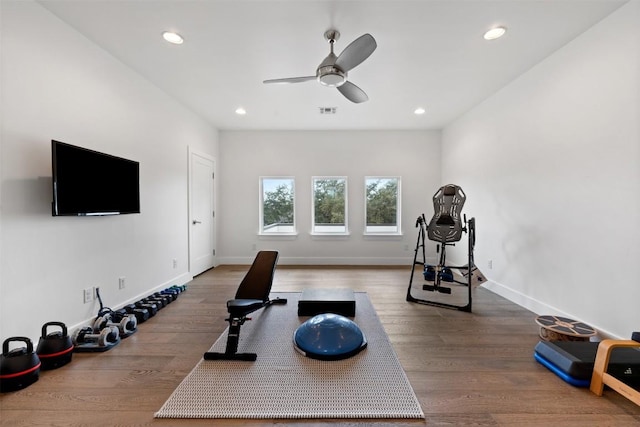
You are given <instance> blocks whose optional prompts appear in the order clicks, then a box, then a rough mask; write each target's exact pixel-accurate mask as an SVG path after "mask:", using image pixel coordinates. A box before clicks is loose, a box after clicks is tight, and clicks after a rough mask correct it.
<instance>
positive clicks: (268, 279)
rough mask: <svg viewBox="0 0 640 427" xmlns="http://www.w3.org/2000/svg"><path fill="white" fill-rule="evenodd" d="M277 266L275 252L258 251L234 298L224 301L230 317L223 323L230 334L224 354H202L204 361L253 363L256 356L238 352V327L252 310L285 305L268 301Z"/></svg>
mask: <svg viewBox="0 0 640 427" xmlns="http://www.w3.org/2000/svg"><path fill="white" fill-rule="evenodd" d="M277 263H278V252H277V251H260V252H258V254H257V255H256V258H255V259H254V260H253V264H251V267H250V268H249V271H248V272H247V274H246V275H245V276H244V279H242V282H240V286H238V290H237V291H236V296H235V298H234V299H231V300H229V301H227V311H228V312H229V317H228V318H227V319H225V320H226V321H227V322H229V333H228V336H227V346H226V350H225V352H224V353H216V352H209V351H208V352H206V353H205V354H204V359H205V360H245V361H254V360H256V358H257V355H256V354H255V353H238V341H239V339H240V327H241V326H242V325H243V324H244V322H246V321H247V320H251V318H249V317H247V316H248V315H249V314H251V313H253V312H254V311H258V310H260V309H261V308H265V307H269V306H270V305H272V304H286V303H287V300H286V299H284V298H276V299H269V293H270V292H271V285H272V283H273V276H274V274H275V271H276V264H277Z"/></svg>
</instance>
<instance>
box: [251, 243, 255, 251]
mask: <svg viewBox="0 0 640 427" xmlns="http://www.w3.org/2000/svg"><path fill="white" fill-rule="evenodd" d="M251 250H252V251H255V250H256V244H255V243H254V244H253V245H251Z"/></svg>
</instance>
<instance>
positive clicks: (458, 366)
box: [0, 266, 640, 427]
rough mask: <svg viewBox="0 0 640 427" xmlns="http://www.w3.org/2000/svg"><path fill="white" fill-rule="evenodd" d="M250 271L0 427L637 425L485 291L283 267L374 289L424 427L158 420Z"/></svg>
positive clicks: (296, 287)
mask: <svg viewBox="0 0 640 427" xmlns="http://www.w3.org/2000/svg"><path fill="white" fill-rule="evenodd" d="M247 268H248V266H220V267H217V268H215V269H212V270H209V271H207V272H205V273H203V274H202V275H200V276H198V277H196V278H195V279H194V280H193V281H192V282H190V283H188V290H187V292H185V293H183V294H181V296H180V297H179V298H178V300H177V301H175V302H173V303H172V304H170V305H168V306H167V307H166V308H164V309H163V310H161V311H160V312H159V313H158V315H157V316H155V317H153V318H152V319H150V320H149V321H147V322H145V323H143V324H141V325H140V327H139V331H138V332H137V333H135V334H134V335H133V336H131V337H129V338H127V339H125V340H123V341H122V342H121V343H120V344H119V345H118V346H117V347H115V348H114V349H112V350H110V351H108V352H105V353H94V354H87V353H82V354H79V353H76V354H74V356H73V361H72V362H71V363H70V364H69V365H67V366H65V367H63V368H60V369H57V370H53V371H43V372H42V373H41V375H40V380H39V381H38V382H36V383H35V384H33V385H32V386H30V387H28V388H26V389H24V390H21V391H19V392H14V393H3V394H2V395H0V420H1V421H0V423H1V425H2V426H65V427H66V426H91V427H95V426H147V425H152V426H179V427H181V426H205V425H207V426H267V425H276V424H287V425H295V426H307V427H310V426H319V425H341V426H370V425H374V426H391V425H393V426H421V425H429V426H580V427H582V426H640V407H638V406H637V405H635V404H633V403H632V402H630V401H628V400H626V399H625V398H623V397H621V396H619V395H618V394H617V393H615V392H613V391H611V390H607V391H605V393H604V396H603V397H597V396H595V395H593V394H591V393H590V392H589V390H588V389H584V388H576V387H572V386H570V385H568V384H566V383H565V382H563V381H562V380H560V379H559V378H558V377H556V376H555V375H553V374H552V373H550V372H549V371H548V370H547V369H545V368H544V367H542V366H541V365H539V364H538V363H536V362H535V361H534V359H533V348H534V346H535V344H536V343H537V342H538V327H537V326H536V324H535V322H534V318H535V315H534V314H533V313H531V312H529V311H527V310H525V309H523V308H521V307H519V306H517V305H515V304H513V303H511V302H509V301H507V300H505V299H503V298H501V297H499V296H497V295H495V294H493V293H491V292H489V291H487V290H485V289H483V288H476V289H475V290H474V295H473V296H474V301H473V313H465V312H460V311H456V310H449V309H444V308H437V307H432V306H424V305H419V304H413V303H408V302H406V301H405V295H406V288H407V285H408V282H409V274H410V270H409V269H410V267H402V268H399V267H389V268H371V267H366V268H365V267H293V266H279V267H278V269H277V271H276V276H275V281H274V285H273V289H272V290H273V291H301V290H303V289H306V288H309V287H319V288H332V287H349V288H352V289H353V290H355V291H364V292H367V293H368V294H369V297H370V299H371V301H372V303H373V305H374V306H375V308H376V311H377V313H378V315H379V317H380V319H381V321H382V323H383V325H384V328H385V330H386V332H387V334H388V335H389V338H390V340H391V342H392V343H393V346H394V348H395V351H396V353H397V355H398V358H399V359H400V362H401V363H402V366H403V367H404V369H405V371H406V373H407V376H408V378H409V380H410V382H411V385H412V386H413V388H414V390H415V392H416V395H417V396H418V398H419V400H420V403H421V405H422V409H423V411H424V413H425V416H426V420H396V421H394V420H380V421H376V420H362V421H359V420H161V419H154V418H153V414H154V413H155V412H156V411H157V410H158V409H159V408H160V407H161V406H162V404H163V403H164V401H165V400H166V399H167V398H168V397H169V395H170V394H171V393H172V392H173V390H174V389H175V388H176V387H177V386H178V384H179V383H180V381H182V379H183V378H184V377H185V376H186V375H187V374H188V373H189V372H190V371H191V369H192V368H193V367H194V366H195V365H196V363H197V362H198V361H199V360H200V358H201V357H202V354H203V353H204V352H205V351H206V350H208V349H209V348H210V347H211V345H212V344H213V342H214V341H215V340H216V339H217V338H218V336H219V335H220V334H221V333H222V332H223V331H224V329H225V328H226V326H227V324H226V322H225V321H224V318H225V314H226V310H225V302H226V300H227V299H230V298H232V297H233V295H234V294H235V291H236V287H237V286H238V284H239V283H240V280H241V279H242V277H243V276H244V273H245V272H246V271H247ZM258 357H259V356H258ZM256 386H257V387H259V384H256ZM242 404H243V402H241V401H239V402H238V405H242Z"/></svg>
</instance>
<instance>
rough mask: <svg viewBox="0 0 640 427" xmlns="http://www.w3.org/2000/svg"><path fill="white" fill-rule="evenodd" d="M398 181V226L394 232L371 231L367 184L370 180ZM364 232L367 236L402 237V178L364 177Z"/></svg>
mask: <svg viewBox="0 0 640 427" xmlns="http://www.w3.org/2000/svg"><path fill="white" fill-rule="evenodd" d="M392 179H395V180H396V181H397V190H396V224H395V229H394V230H389V231H384V230H370V229H369V225H367V210H368V208H369V203H368V202H369V200H368V197H367V183H368V181H370V180H392ZM363 193H364V231H363V234H364V235H365V236H401V235H402V178H401V177H400V176H382V175H370V176H365V177H364V192H363Z"/></svg>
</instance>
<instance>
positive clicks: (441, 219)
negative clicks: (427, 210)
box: [407, 184, 477, 312]
mask: <svg viewBox="0 0 640 427" xmlns="http://www.w3.org/2000/svg"><path fill="white" fill-rule="evenodd" d="M466 198H467V197H466V195H465V193H464V192H463V191H462V188H460V187H459V186H457V185H453V184H448V185H445V186H443V187H440V189H438V191H436V193H435V194H434V195H433V210H434V215H433V217H432V218H431V220H430V221H429V222H428V223H427V220H426V218H425V216H424V214H422V215H420V216H419V217H418V219H417V220H416V228H418V239H417V241H416V248H415V251H414V256H413V264H412V266H411V277H410V279H409V287H408V289H407V301H409V302H415V303H419V304H426V305H434V306H438V307H444V308H452V309H458V310H461V311H467V312H471V305H472V297H471V289H472V284H473V283H472V282H473V277H474V272H475V271H476V270H477V267H476V266H475V263H474V260H473V249H474V245H475V240H476V222H475V218H471V219H469V220H468V221H467V217H466V215H465V216H463V217H461V213H462V207H463V206H464V202H465V200H466ZM463 233H466V234H467V236H468V244H467V246H468V256H467V259H468V262H467V265H463V266H451V265H447V246H455V244H456V243H457V242H459V241H460V240H461V239H462V235H463ZM427 239H428V240H431V241H434V242H436V243H437V245H436V252H437V253H438V254H439V257H438V262H437V264H436V265H429V264H427V257H426V246H425V243H426V240H427ZM420 255H422V258H421V259H419V257H420ZM416 265H420V266H422V267H423V271H422V274H423V276H424V279H425V281H427V282H428V283H425V284H423V286H422V290H423V291H427V292H432V293H440V294H451V287H450V286H444V285H443V282H445V283H457V284H459V285H462V286H466V288H467V296H466V302H465V303H464V304H462V305H457V304H455V303H447V302H443V301H440V300H437V299H425V298H418V297H415V296H414V295H413V294H412V285H413V279H414V275H415V269H416ZM454 269H457V270H459V271H461V272H462V273H463V276H464V277H466V279H467V280H466V282H461V281H457V280H455V279H454V275H453V271H452V270H454Z"/></svg>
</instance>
